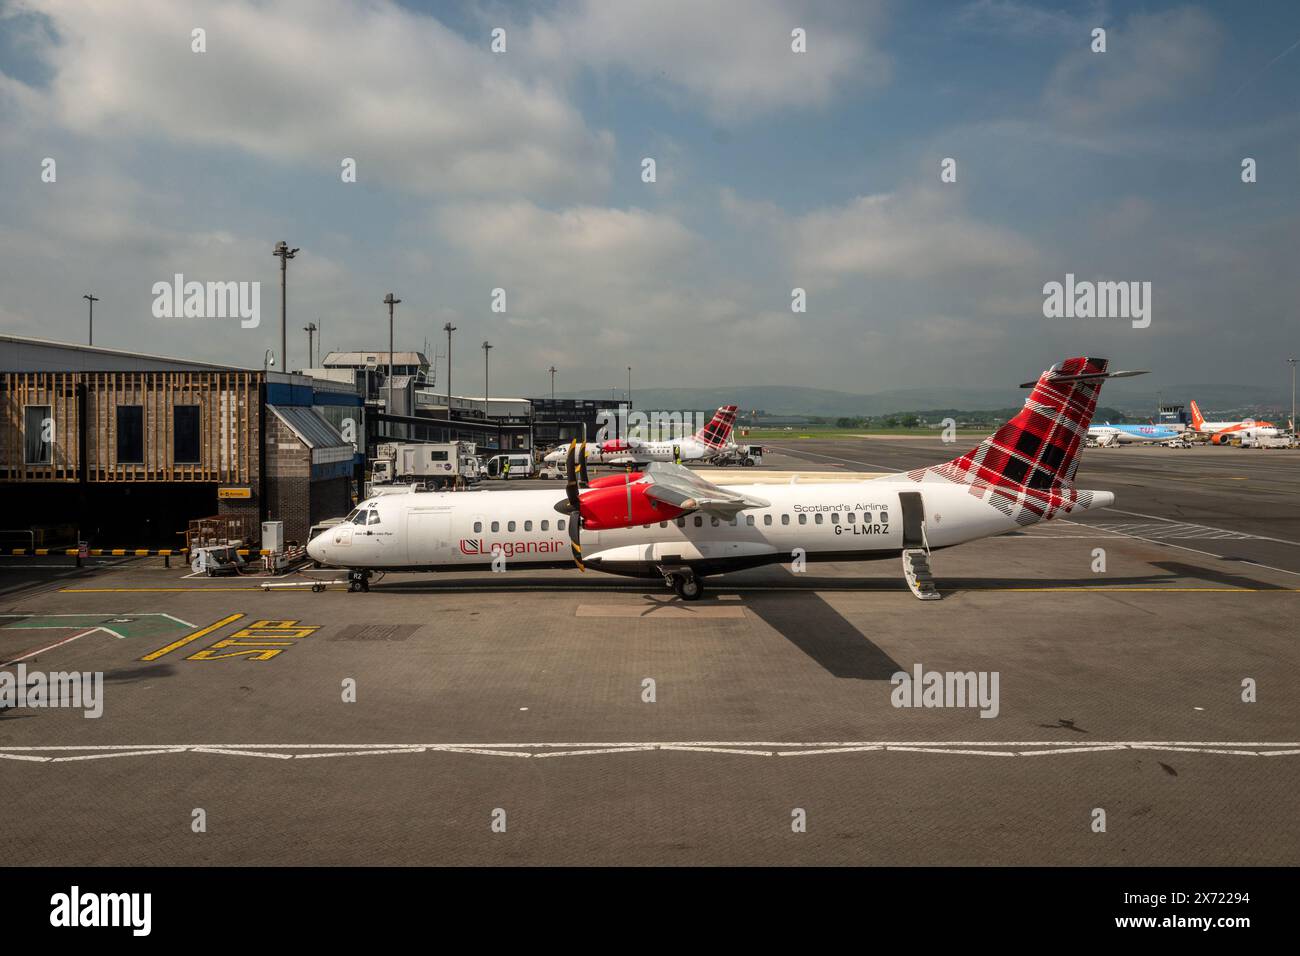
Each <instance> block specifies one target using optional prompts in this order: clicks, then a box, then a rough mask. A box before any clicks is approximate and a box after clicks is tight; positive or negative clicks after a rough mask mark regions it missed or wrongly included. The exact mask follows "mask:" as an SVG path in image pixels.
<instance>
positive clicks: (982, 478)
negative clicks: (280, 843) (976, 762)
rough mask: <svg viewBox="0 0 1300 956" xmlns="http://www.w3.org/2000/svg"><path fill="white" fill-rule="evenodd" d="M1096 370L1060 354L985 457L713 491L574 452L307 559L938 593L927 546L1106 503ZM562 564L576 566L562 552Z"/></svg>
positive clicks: (669, 469) (657, 470)
mask: <svg viewBox="0 0 1300 956" xmlns="http://www.w3.org/2000/svg"><path fill="white" fill-rule="evenodd" d="M1107 368H1108V362H1107V361H1106V360H1105V359H1093V358H1072V359H1066V360H1065V361H1064V362H1061V363H1059V364H1057V365H1054V366H1052V368H1051V369H1049V370H1048V371H1046V372H1044V373H1043V374H1042V376H1040V377H1039V379H1038V381H1037V382H1036V383H1035V382H1030V383H1027V384H1026V385H1024V386H1022V387H1025V388H1029V387H1030V386H1032V387H1033V391H1032V392H1031V393H1030V395H1029V399H1028V401H1026V403H1025V407H1024V408H1023V409H1022V410H1021V411H1020V413H1019V414H1018V415H1017V416H1016V417H1015V418H1013V419H1011V421H1009V422H1007V423H1006V424H1005V425H1003V426H1002V427H1001V428H999V429H998V430H997V431H996V432H994V433H993V435H991V436H990V437H989V438H986V439H985V440H984V441H983V442H981V443H980V444H979V446H978V447H976V448H974V449H972V450H971V451H969V452H967V453H966V454H964V455H961V456H959V457H957V458H954V459H952V460H951V461H947V462H943V463H942V464H938V465H933V466H931V467H928V468H918V469H916V470H915V471H908V472H901V473H899V474H896V475H890V476H888V477H883V478H874V479H867V480H863V481H844V482H835V483H817V484H799V483H798V482H797V481H795V482H791V483H790V484H787V485H754V484H728V485H725V486H723V485H715V484H712V483H710V482H708V481H705V480H704V479H702V478H700V477H699V476H698V475H696V474H695V473H694V472H691V471H689V470H687V469H686V468H683V467H681V466H680V465H674V464H664V463H652V464H650V465H648V466H647V468H646V470H645V471H644V472H642V473H640V474H625V475H610V476H607V477H604V478H599V479H597V480H595V481H586V480H585V479H586V475H585V472H586V468H585V463H584V462H582V461H581V457H582V456H581V455H580V454H579V453H578V451H577V449H576V448H575V447H574V446H572V445H571V446H570V448H569V452H568V485H567V487H566V489H565V494H564V495H563V496H558V497H557V495H556V492H555V491H547V490H537V491H531V490H530V491H460V492H416V491H412V492H410V493H408V494H394V495H384V496H382V497H378V498H372V499H370V500H368V501H364V502H362V503H361V504H360V505H358V506H357V508H356V510H354V511H353V512H352V513H351V514H350V515H348V519H347V521H345V522H344V523H343V524H340V525H337V526H335V527H333V528H329V529H327V530H325V531H323V532H322V533H321V534H319V535H317V536H316V537H315V538H314V539H312V541H311V542H310V543H309V544H308V546H307V550H308V553H309V554H310V555H311V557H312V558H314V559H315V560H316V561H318V562H320V563H321V564H324V565H332V566H335V567H341V568H347V569H348V570H349V589H350V590H368V589H369V585H368V581H369V578H370V574H371V572H372V571H443V570H445V571H464V570H474V569H482V570H486V569H487V568H488V567H490V566H495V567H497V568H500V567H503V566H504V568H505V569H507V570H508V569H509V568H510V567H511V566H516V567H519V566H523V567H531V568H536V567H558V566H564V565H567V564H568V563H569V561H570V560H572V561H573V562H575V563H576V564H577V566H578V567H579V568H580V569H583V568H591V569H594V570H598V571H607V572H610V573H612V574H623V575H630V576H633V577H644V578H662V579H663V580H664V582H665V583H666V584H667V585H669V586H670V587H672V588H673V589H674V590H675V591H676V592H677V594H678V595H680V596H681V597H682V598H684V599H686V600H695V599H697V598H698V597H699V596H700V595H701V593H703V579H704V578H705V577H706V576H709V575H714V574H723V573H725V572H728V571H736V570H739V569H742V568H750V567H756V566H758V565H764V564H775V563H781V562H786V561H790V560H792V559H793V558H794V557H795V556H796V555H797V554H798V555H801V556H803V557H805V558H806V559H807V560H809V561H854V560H866V559H876V558H898V557H899V556H900V555H901V557H902V561H903V574H904V577H905V579H906V580H907V583H908V585H909V587H911V589H912V591H913V593H914V594H916V596H917V597H920V598H923V599H924V598H937V597H938V596H939V595H938V592H937V591H935V590H934V584H933V580H932V579H931V578H930V575H929V567H928V563H927V559H928V556H929V553H930V551H931V550H932V549H940V548H948V547H952V546H953V545H957V544H962V543H964V542H967V541H975V540H978V539H980V538H987V537H990V536H992V535H998V534H1003V533H1005V532H1007V531H1013V530H1015V529H1016V528H1019V527H1023V526H1025V525H1031V524H1034V523H1036V522H1039V521H1043V520H1046V519H1050V518H1054V517H1057V516H1058V515H1064V514H1069V513H1071V512H1074V511H1086V510H1089V509H1091V508H1103V507H1106V506H1108V505H1110V504H1111V503H1112V502H1113V501H1114V499H1115V496H1114V495H1113V494H1112V493H1111V492H1109V491H1081V490H1079V489H1077V488H1075V486H1074V475H1075V471H1076V469H1077V468H1078V465H1079V449H1080V447H1081V446H1082V445H1083V442H1084V438H1085V436H1086V435H1087V433H1088V425H1089V423H1090V422H1091V421H1092V414H1093V410H1094V409H1095V408H1096V406H1097V395H1098V393H1099V392H1100V390H1101V383H1102V381H1103V380H1104V379H1106V378H1114V377H1119V376H1128V375H1138V374H1141V373H1140V372H1108V371H1107ZM570 556H571V557H570Z"/></svg>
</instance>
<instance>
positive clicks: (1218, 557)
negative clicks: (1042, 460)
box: [1054, 518, 1300, 577]
mask: <svg viewBox="0 0 1300 956" xmlns="http://www.w3.org/2000/svg"><path fill="white" fill-rule="evenodd" d="M1054 520H1056V521H1068V520H1069V519H1067V518H1056V519H1054ZM1070 524H1078V525H1079V526H1080V527H1084V528H1086V527H1088V525H1085V524H1081V523H1080V522H1077V521H1071V522H1070ZM1098 528H1099V530H1101V531H1108V530H1110V529H1108V528H1105V527H1102V526H1098ZM1111 534H1115V535H1118V536H1119V537H1121V538H1128V539H1130V540H1132V541H1145V542H1147V543H1148V544H1158V545H1160V546H1161V547H1162V548H1176V549H1177V550H1179V551H1190V552H1191V553H1192V554H1202V555H1204V556H1205V557H1207V558H1214V559H1216V560H1218V561H1222V560H1224V557H1223V555H1221V554H1215V553H1214V552H1213V551H1201V550H1199V549H1197V548H1189V547H1187V546H1186V545H1181V544H1170V543H1169V542H1168V541H1163V540H1161V539H1159V538H1143V537H1140V536H1139V535H1135V534H1125V533H1124V532H1122V531H1112V532H1111ZM1266 540H1270V539H1266ZM1240 563H1245V564H1248V565H1250V566H1251V567H1252V568H1264V569H1265V570H1267V571H1277V572H1280V573H1281V574H1293V575H1296V576H1297V577H1300V571H1289V570H1287V569H1286V568H1275V567H1273V566H1272V565H1271V564H1260V563H1259V562H1258V561H1245V562H1240Z"/></svg>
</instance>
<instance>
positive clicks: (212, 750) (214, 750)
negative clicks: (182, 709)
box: [189, 747, 330, 760]
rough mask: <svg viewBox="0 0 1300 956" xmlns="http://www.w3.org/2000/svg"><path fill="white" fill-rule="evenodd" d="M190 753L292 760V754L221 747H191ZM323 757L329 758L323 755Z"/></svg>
mask: <svg viewBox="0 0 1300 956" xmlns="http://www.w3.org/2000/svg"><path fill="white" fill-rule="evenodd" d="M189 750H190V752H191V753H196V754H226V755H227V756H230V757H271V758H273V759H276V760H292V759H293V756H294V755H293V754H277V753H271V752H270V751H261V750H227V749H225V748H223V747H191V748H189ZM324 756H330V755H329V754H325V755H324Z"/></svg>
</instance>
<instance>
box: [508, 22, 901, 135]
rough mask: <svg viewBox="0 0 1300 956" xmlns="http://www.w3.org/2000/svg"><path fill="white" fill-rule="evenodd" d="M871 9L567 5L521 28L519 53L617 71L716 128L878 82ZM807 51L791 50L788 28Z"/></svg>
mask: <svg viewBox="0 0 1300 956" xmlns="http://www.w3.org/2000/svg"><path fill="white" fill-rule="evenodd" d="M881 19H882V18H881V16H880V15H879V4H877V3H875V2H872V3H848V4H828V3H813V2H810V0H805V2H795V3H783V2H780V0H712V2H710V3H699V2H698V0H622V2H618V3H611V2H608V0H575V2H573V3H570V4H567V5H563V6H561V7H560V8H559V9H558V10H557V11H556V12H555V13H553V14H549V15H543V16H538V17H536V18H534V19H533V21H532V23H531V24H530V27H529V37H528V44H527V46H526V47H521V52H522V54H523V55H524V56H529V57H538V58H540V59H543V60H548V61H550V62H552V63H554V64H567V65H570V66H579V65H581V66H587V67H591V68H594V69H597V70H602V71H610V72H619V71H624V72H626V73H629V74H631V75H632V76H634V77H636V78H637V79H638V80H639V81H640V85H642V87H643V88H645V89H649V90H652V91H653V90H657V91H658V92H659V93H660V94H661V95H663V96H664V97H665V98H666V99H669V100H670V101H672V102H674V103H677V104H679V105H682V106H684V107H687V108H694V107H696V106H697V105H702V106H703V108H705V109H706V110H707V111H708V112H709V114H710V115H711V116H712V117H713V118H714V119H715V120H718V121H721V122H736V121H743V120H747V119H750V118H752V117H754V116H756V115H760V114H763V113H767V112H770V111H774V110H780V109H786V108H792V107H793V108H820V107H823V106H826V105H827V104H828V103H829V102H830V100H831V99H832V97H833V96H834V94H835V93H836V92H837V91H838V90H840V89H844V88H853V89H856V90H861V89H862V88H863V87H871V86H879V85H883V84H884V83H885V82H887V81H888V79H889V76H890V62H889V59H888V57H887V56H886V55H885V54H884V53H883V52H881V50H880V49H879V48H878V47H877V45H876V40H877V36H878V34H879V33H880V22H881ZM796 27H798V28H802V29H804V30H805V31H806V34H807V52H806V53H794V52H792V51H791V31H792V30H794V29H795V28H796Z"/></svg>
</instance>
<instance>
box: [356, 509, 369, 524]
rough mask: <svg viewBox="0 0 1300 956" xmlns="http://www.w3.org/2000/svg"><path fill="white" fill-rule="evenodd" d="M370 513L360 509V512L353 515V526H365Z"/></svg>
mask: <svg viewBox="0 0 1300 956" xmlns="http://www.w3.org/2000/svg"><path fill="white" fill-rule="evenodd" d="M369 513H370V512H368V511H361V510H360V509H358V510H357V511H356V512H355V513H354V514H353V517H352V523H353V524H365V523H366V515H367V514H369Z"/></svg>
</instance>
